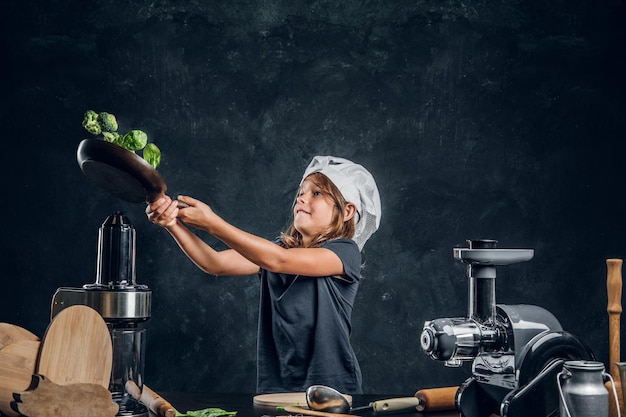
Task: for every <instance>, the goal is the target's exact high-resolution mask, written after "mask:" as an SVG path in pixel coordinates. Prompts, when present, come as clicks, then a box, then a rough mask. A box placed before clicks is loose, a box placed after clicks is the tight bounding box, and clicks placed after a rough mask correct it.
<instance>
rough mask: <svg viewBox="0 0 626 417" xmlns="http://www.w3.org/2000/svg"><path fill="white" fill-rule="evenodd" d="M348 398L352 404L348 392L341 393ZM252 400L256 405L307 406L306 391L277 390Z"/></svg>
mask: <svg viewBox="0 0 626 417" xmlns="http://www.w3.org/2000/svg"><path fill="white" fill-rule="evenodd" d="M343 396H344V397H346V400H348V403H349V404H350V405H352V397H351V396H350V395H348V394H343ZM252 402H253V403H254V404H256V405H262V406H266V407H282V406H285V405H297V406H299V407H308V406H309V405H308V403H307V402H306V393H304V392H279V393H275V394H259V395H255V396H254V397H253V398H252Z"/></svg>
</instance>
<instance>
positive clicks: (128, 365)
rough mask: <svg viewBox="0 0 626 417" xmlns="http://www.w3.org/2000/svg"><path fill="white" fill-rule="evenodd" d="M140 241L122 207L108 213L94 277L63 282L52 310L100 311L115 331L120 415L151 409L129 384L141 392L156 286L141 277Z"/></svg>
mask: <svg viewBox="0 0 626 417" xmlns="http://www.w3.org/2000/svg"><path fill="white" fill-rule="evenodd" d="M135 244H136V233H135V229H134V227H133V226H132V224H131V223H130V221H129V220H128V218H127V217H126V216H125V215H124V214H123V213H121V212H114V213H113V214H112V215H111V216H109V217H107V219H106V220H105V221H104V223H102V226H101V227H100V229H99V233H98V257H97V273H96V281H95V283H92V284H85V285H83V286H82V288H72V287H60V288H58V289H57V291H56V292H55V294H54V296H53V297H52V307H51V310H52V312H51V316H52V317H54V316H55V315H56V314H58V313H59V312H60V311H61V310H63V309H64V308H66V307H69V306H72V305H76V304H80V305H87V306H89V307H92V308H93V309H95V310H96V311H98V312H99V313H100V315H101V316H102V317H103V319H104V321H105V322H106V324H107V326H108V328H109V331H110V333H111V341H112V345H113V367H112V371H111V382H110V385H109V390H110V391H111V393H112V395H113V400H114V401H115V402H116V403H118V405H119V412H118V414H117V415H118V416H136V417H148V416H149V411H148V409H147V408H146V407H145V406H144V405H143V404H142V403H140V402H139V401H137V400H136V399H135V398H134V397H133V396H132V395H130V393H129V392H128V390H127V388H131V392H135V393H136V392H137V391H140V390H141V389H142V387H143V378H144V375H143V373H144V355H145V328H142V327H141V326H142V324H143V323H144V322H146V321H147V320H148V319H149V318H150V314H151V299H152V292H151V290H150V289H149V288H148V287H147V286H145V285H137V283H136V274H135ZM127 384H130V385H127Z"/></svg>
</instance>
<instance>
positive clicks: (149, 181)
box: [76, 139, 167, 203]
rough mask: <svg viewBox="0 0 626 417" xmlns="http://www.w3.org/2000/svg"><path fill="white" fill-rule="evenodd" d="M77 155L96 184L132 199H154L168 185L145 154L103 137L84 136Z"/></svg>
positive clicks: (131, 200)
mask: <svg viewBox="0 0 626 417" xmlns="http://www.w3.org/2000/svg"><path fill="white" fill-rule="evenodd" d="M76 159H77V160H78V165H80V169H81V170H82V171H83V174H85V176H86V177H87V178H88V179H89V180H90V181H91V182H93V183H94V184H96V185H98V186H99V187H101V188H103V189H105V190H106V191H108V192H110V193H111V194H113V195H115V196H117V197H119V198H121V199H122V200H125V201H129V202H131V203H146V202H147V203H151V202H153V201H155V200H156V199H158V198H159V197H160V196H162V195H164V194H165V191H166V190H167V186H166V185H165V181H164V180H163V178H162V177H161V175H160V174H159V173H158V172H157V170H156V169H154V168H153V167H152V165H150V164H149V163H147V162H146V161H145V160H144V159H143V158H142V157H141V156H139V155H137V154H136V153H134V152H131V151H129V150H127V149H124V148H122V147H121V146H119V145H116V144H114V143H111V142H107V141H105V140H102V139H84V140H83V141H82V142H80V144H79V145H78V150H77V151H76Z"/></svg>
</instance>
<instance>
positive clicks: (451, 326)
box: [420, 239, 594, 417]
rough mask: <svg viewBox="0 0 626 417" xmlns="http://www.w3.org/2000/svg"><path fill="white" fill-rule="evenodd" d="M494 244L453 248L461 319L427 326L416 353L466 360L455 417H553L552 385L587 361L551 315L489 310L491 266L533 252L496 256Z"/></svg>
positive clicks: (512, 308) (492, 303)
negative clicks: (464, 287) (460, 281)
mask: <svg viewBox="0 0 626 417" xmlns="http://www.w3.org/2000/svg"><path fill="white" fill-rule="evenodd" d="M496 245H497V241H495V240H488V239H482V240H469V241H468V247H467V248H454V258H455V259H456V260H457V261H459V262H462V263H464V264H466V265H467V277H468V287H469V288H468V298H469V301H468V315H467V317H456V318H438V319H434V320H431V321H426V322H425V324H424V328H423V330H422V334H421V337H420V344H421V348H422V350H423V351H424V352H425V353H426V354H428V355H429V356H430V358H431V359H434V360H437V361H443V362H444V364H445V365H446V366H450V367H459V366H461V365H462V364H463V363H464V362H468V361H472V376H471V377H469V378H468V379H467V380H466V381H465V382H463V383H462V384H461V386H460V388H459V390H458V391H457V393H456V397H455V404H456V408H457V410H458V411H459V412H460V415H461V416H465V417H488V416H490V415H491V414H497V415H499V416H500V417H522V416H524V417H527V416H533V417H542V416H545V417H548V416H555V415H558V412H559V395H558V386H557V384H556V378H557V375H558V373H559V372H560V371H561V369H562V366H563V363H564V362H565V361H567V360H594V355H593V353H592V352H591V350H589V348H588V347H587V346H586V345H584V344H583V343H582V342H581V341H580V340H579V339H577V338H576V337H575V336H574V335H572V334H570V333H568V332H566V331H564V330H563V328H562V327H561V324H560V323H559V321H558V320H557V319H556V317H555V316H554V315H552V313H550V312H549V311H547V310H545V309H544V308H542V307H538V306H533V305H525V304H519V305H498V304H496V285H495V283H496V266H503V265H510V264H513V263H517V262H524V261H528V260H530V259H532V258H533V256H534V251H533V250H532V249H498V248H497V247H496Z"/></svg>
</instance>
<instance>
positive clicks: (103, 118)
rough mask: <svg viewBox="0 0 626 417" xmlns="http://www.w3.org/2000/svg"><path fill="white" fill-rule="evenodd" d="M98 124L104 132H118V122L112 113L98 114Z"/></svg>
mask: <svg viewBox="0 0 626 417" xmlns="http://www.w3.org/2000/svg"><path fill="white" fill-rule="evenodd" d="M98 123H99V124H100V128H101V129H102V131H103V132H117V120H116V119H115V116H114V115H112V114H111V113H107V112H105V111H103V112H100V113H99V114H98Z"/></svg>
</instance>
